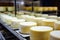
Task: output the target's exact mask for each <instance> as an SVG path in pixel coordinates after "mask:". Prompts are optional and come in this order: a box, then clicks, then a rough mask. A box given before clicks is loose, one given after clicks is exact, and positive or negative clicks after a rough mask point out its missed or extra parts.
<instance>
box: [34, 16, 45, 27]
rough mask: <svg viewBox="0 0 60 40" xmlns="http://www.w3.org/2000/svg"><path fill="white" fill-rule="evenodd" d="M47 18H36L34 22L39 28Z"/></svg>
mask: <svg viewBox="0 0 60 40" xmlns="http://www.w3.org/2000/svg"><path fill="white" fill-rule="evenodd" d="M45 19H46V18H43V17H35V18H34V21H35V22H36V23H37V26H41V23H42V20H45Z"/></svg>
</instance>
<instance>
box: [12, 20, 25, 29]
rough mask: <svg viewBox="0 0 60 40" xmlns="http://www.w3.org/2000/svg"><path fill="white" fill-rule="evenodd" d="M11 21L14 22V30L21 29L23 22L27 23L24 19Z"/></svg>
mask: <svg viewBox="0 0 60 40" xmlns="http://www.w3.org/2000/svg"><path fill="white" fill-rule="evenodd" d="M11 21H12V23H11V27H12V28H13V29H19V26H20V23H21V22H25V20H24V19H15V20H11Z"/></svg>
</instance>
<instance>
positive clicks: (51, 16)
mask: <svg viewBox="0 0 60 40" xmlns="http://www.w3.org/2000/svg"><path fill="white" fill-rule="evenodd" d="M48 18H50V19H57V16H55V15H50V16H48Z"/></svg>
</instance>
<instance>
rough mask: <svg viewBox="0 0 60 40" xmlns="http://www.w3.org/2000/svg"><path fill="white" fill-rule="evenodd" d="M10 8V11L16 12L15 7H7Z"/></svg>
mask: <svg viewBox="0 0 60 40" xmlns="http://www.w3.org/2000/svg"><path fill="white" fill-rule="evenodd" d="M7 8H8V11H14V10H15V8H14V7H7Z"/></svg>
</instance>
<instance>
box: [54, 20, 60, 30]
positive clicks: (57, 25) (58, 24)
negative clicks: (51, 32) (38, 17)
mask: <svg viewBox="0 0 60 40" xmlns="http://www.w3.org/2000/svg"><path fill="white" fill-rule="evenodd" d="M54 26H55V27H54V29H55V30H60V21H57V22H55V25H54Z"/></svg>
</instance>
